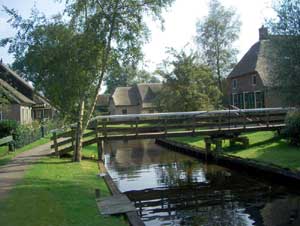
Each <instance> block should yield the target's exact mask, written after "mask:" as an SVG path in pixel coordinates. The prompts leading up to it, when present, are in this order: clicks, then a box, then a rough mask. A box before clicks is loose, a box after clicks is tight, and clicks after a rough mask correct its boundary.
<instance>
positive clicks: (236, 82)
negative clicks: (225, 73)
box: [231, 79, 238, 89]
mask: <svg viewBox="0 0 300 226" xmlns="http://www.w3.org/2000/svg"><path fill="white" fill-rule="evenodd" d="M231 86H232V89H237V87H238V80H237V79H233V80H232V84H231Z"/></svg>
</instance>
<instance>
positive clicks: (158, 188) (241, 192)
mask: <svg viewBox="0 0 300 226" xmlns="http://www.w3.org/2000/svg"><path fill="white" fill-rule="evenodd" d="M105 163H106V167H107V169H108V171H109V173H110V175H111V177H112V178H113V179H114V181H115V182H116V183H117V184H118V187H119V188H120V190H121V191H123V192H126V194H127V195H128V196H129V198H130V199H131V200H132V201H133V202H135V205H136V207H137V209H138V211H139V214H140V216H141V217H142V219H143V220H144V222H145V224H146V225H222V226H223V225H268V226H269V225H271V226H273V225H275V226H276V225H278V226H279V225H280V226H283V225H295V226H296V225H300V217H299V214H300V212H299V210H300V199H299V196H298V195H297V194H294V193H291V192H289V191H287V189H286V188H284V187H280V186H275V185H272V184H270V183H266V182H262V181H258V180H254V179H252V178H250V177H247V176H246V175H242V174H241V173H239V172H236V171H231V170H228V169H226V168H223V167H220V166H217V165H212V164H208V165H207V164H204V163H203V162H200V161H198V160H196V159H194V158H191V157H188V156H186V155H182V154H180V153H176V152H172V151H169V150H166V149H165V148H162V147H160V146H157V145H155V144H154V141H152V140H145V141H129V142H128V143H123V142H114V143H110V144H106V146H105Z"/></svg>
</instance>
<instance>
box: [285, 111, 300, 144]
mask: <svg viewBox="0 0 300 226" xmlns="http://www.w3.org/2000/svg"><path fill="white" fill-rule="evenodd" d="M285 123H286V128H285V130H284V135H285V136H286V138H287V139H288V140H289V142H290V143H291V144H294V145H297V146H299V145H300V110H295V111H293V112H290V113H289V114H288V115H287V116H286V119H285Z"/></svg>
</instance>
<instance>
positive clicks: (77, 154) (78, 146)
mask: <svg viewBox="0 0 300 226" xmlns="http://www.w3.org/2000/svg"><path fill="white" fill-rule="evenodd" d="M83 116H84V100H82V101H81V102H80V105H79V114H78V121H77V127H76V134H75V150H74V155H73V161H74V162H80V161H81V151H82V141H83V129H84V128H83Z"/></svg>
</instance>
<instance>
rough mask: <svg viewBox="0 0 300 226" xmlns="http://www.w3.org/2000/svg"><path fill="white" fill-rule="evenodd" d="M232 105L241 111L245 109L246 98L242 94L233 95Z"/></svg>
mask: <svg viewBox="0 0 300 226" xmlns="http://www.w3.org/2000/svg"><path fill="white" fill-rule="evenodd" d="M232 105H234V106H235V107H238V108H240V109H244V96H243V94H242V93H239V94H233V102H232Z"/></svg>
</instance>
